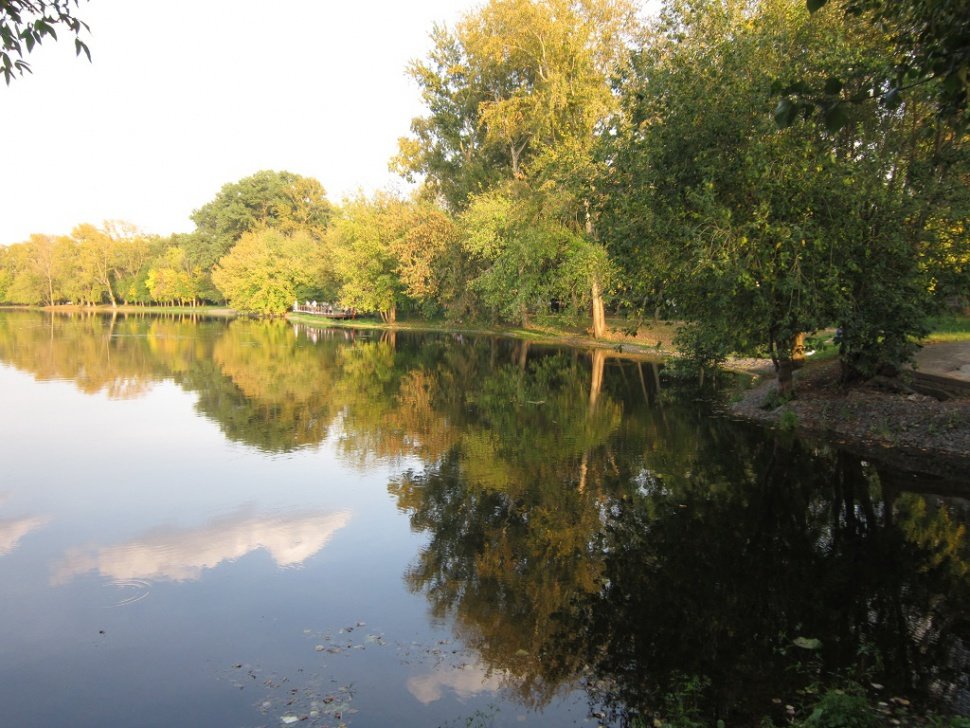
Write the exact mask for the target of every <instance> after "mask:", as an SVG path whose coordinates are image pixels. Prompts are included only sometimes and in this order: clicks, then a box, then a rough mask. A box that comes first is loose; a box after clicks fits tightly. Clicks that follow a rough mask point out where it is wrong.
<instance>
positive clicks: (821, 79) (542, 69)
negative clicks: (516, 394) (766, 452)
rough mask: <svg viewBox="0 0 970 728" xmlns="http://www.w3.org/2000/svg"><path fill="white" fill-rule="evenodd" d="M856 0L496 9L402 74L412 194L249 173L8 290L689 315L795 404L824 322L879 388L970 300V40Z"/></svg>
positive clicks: (916, 6)
mask: <svg viewBox="0 0 970 728" xmlns="http://www.w3.org/2000/svg"><path fill="white" fill-rule="evenodd" d="M862 5H864V3H860V2H859V0H844V1H843V2H838V1H836V0H832V1H831V2H819V1H818V0H814V1H813V0H809V1H808V2H807V3H806V2H805V0H744V1H742V0H668V2H666V3H665V4H664V6H663V8H662V11H661V12H660V13H659V15H658V16H657V17H656V18H654V19H652V20H650V21H649V22H644V21H642V20H641V19H640V18H639V17H638V15H637V12H636V11H637V7H636V4H635V3H634V2H631V1H630V0H491V2H488V3H486V4H485V5H483V6H482V7H481V8H479V9H477V10H474V11H472V12H470V13H468V14H466V15H465V16H463V17H462V18H461V19H460V20H459V22H458V23H457V24H455V26H454V27H450V28H449V27H442V26H436V27H435V28H434V29H433V31H432V34H431V37H432V41H433V43H432V49H431V51H430V52H429V53H428V55H427V57H425V58H423V59H418V60H415V61H413V62H412V63H411V64H410V65H409V67H408V69H407V71H408V74H409V75H410V77H411V78H412V79H413V80H414V81H415V82H416V83H417V84H418V86H419V88H420V91H421V95H422V98H423V101H424V102H425V106H426V109H427V113H426V114H425V115H424V116H421V117H419V118H416V119H414V120H413V122H412V124H411V133H410V135H409V136H407V137H405V138H402V139H401V140H400V142H399V150H398V153H397V154H396V155H395V157H394V158H393V159H392V160H391V166H392V168H393V169H395V170H397V171H398V172H400V173H401V174H402V175H403V176H404V177H405V178H407V179H409V180H411V181H414V182H419V183H420V184H419V186H418V187H417V190H416V192H415V193H414V194H413V195H412V196H409V197H402V196H397V195H393V194H389V193H378V194H375V195H373V196H371V197H365V196H358V197H356V198H354V199H350V200H346V201H344V202H343V204H341V205H335V204H332V203H330V202H329V201H328V200H327V198H326V195H325V193H324V190H323V188H322V186H321V185H320V184H319V182H317V181H316V180H313V179H309V178H305V177H301V176H299V175H295V174H291V173H288V172H271V171H263V172H258V173H256V174H254V175H253V176H251V177H247V178H245V179H242V180H240V181H238V182H235V183H231V184H227V185H226V186H225V187H223V188H222V190H221V191H220V192H219V194H218V195H217V196H216V197H215V199H213V200H212V201H211V202H209V203H208V204H206V205H204V206H203V207H201V208H200V209H198V210H196V211H195V212H194V213H193V215H192V219H193V221H194V222H195V224H196V230H195V231H194V232H192V233H189V234H184V235H183V234H179V235H172V236H170V237H168V238H156V237H146V236H143V235H138V234H136V233H135V232H134V231H132V230H131V229H129V228H126V227H125V226H123V225H105V226H103V227H102V228H100V229H98V228H94V227H92V226H89V225H82V226H80V227H78V228H77V229H75V230H74V232H73V233H72V234H71V235H70V236H68V237H63V238H50V237H46V236H40V235H36V236H32V237H31V239H30V240H29V241H26V242H24V243H21V244H18V245H12V246H10V247H8V248H6V249H2V250H0V300H3V301H7V302H14V303H35V304H36V303H54V302H60V301H65V300H72V301H76V302H85V303H112V304H116V303H119V302H125V303H139V304H148V303H180V304H190V305H191V304H194V303H197V302H201V301H205V302H211V303H220V302H223V301H225V302H228V304H229V305H231V306H233V307H236V308H238V309H240V310H245V311H255V312H263V313H280V312H283V311H285V310H286V309H287V308H288V307H289V306H290V305H292V303H293V301H294V300H296V299H301V300H302V299H315V300H318V301H330V302H333V303H336V304H339V305H343V306H348V307H354V308H357V309H361V310H367V311H371V312H375V313H379V314H380V315H381V316H382V317H383V318H384V319H385V320H388V321H393V320H394V319H395V318H396V316H397V313H398V311H399V310H400V309H401V308H408V309H410V310H413V311H417V312H420V314H421V315H423V316H426V317H434V316H444V317H449V318H452V319H462V320H465V319H469V318H478V319H491V320H499V321H504V322H508V323H512V324H518V325H529V324H530V323H532V322H533V321H534V320H535V319H536V318H537V317H541V316H544V315H546V314H549V313H551V312H556V313H562V312H566V313H570V312H571V313H572V314H574V315H575V316H577V317H579V316H582V317H587V318H588V320H589V322H590V329H591V331H592V333H593V334H594V335H596V336H602V335H603V334H604V333H605V329H606V326H605V311H606V309H607V308H608V307H609V308H611V309H612V310H614V311H616V312H622V313H625V314H627V315H628V317H629V319H630V320H631V321H632V322H633V323H634V324H635V323H636V321H637V320H639V319H641V318H643V317H647V316H660V317H664V318H670V319H676V320H677V321H680V322H682V323H683V325H682V329H681V336H680V344H681V346H682V348H683V349H684V350H685V351H687V352H688V353H689V354H690V355H691V356H692V357H693V358H694V359H696V360H697V361H699V362H716V361H719V360H721V359H723V358H724V357H725V356H727V355H728V354H730V353H743V354H760V355H766V356H770V357H771V358H772V359H773V361H774V362H775V365H776V368H777V371H778V375H779V381H780V382H781V384H782V386H783V387H784V388H786V389H787V388H788V387H789V386H790V383H791V370H792V367H793V358H794V357H795V355H796V354H797V352H798V350H799V347H800V346H801V342H802V340H803V337H804V335H806V334H811V333H812V332H815V331H817V330H819V329H821V328H824V327H829V326H835V327H838V328H839V329H840V342H841V356H842V361H843V364H844V365H845V369H844V371H845V372H846V376H847V377H859V376H869V375H871V374H873V373H875V372H877V371H880V370H884V369H885V368H886V367H892V366H898V365H899V364H900V363H901V362H903V361H905V360H906V359H907V357H909V356H910V355H911V354H912V353H913V351H914V350H915V347H916V346H917V345H918V340H919V338H920V337H921V336H922V335H923V334H924V333H925V322H926V319H927V316H928V315H929V314H930V313H932V312H933V311H934V310H935V308H936V307H938V306H940V305H941V303H942V302H943V301H945V300H947V299H952V298H954V297H960V296H963V297H966V295H967V292H968V289H970V283H968V280H970V235H968V230H967V225H966V221H967V220H968V219H970V164H968V162H970V159H968V154H967V137H968V133H967V129H968V126H967V124H966V121H967V108H966V88H967V73H966V70H967V69H966V64H965V62H964V61H965V54H963V55H961V52H960V48H961V46H960V45H959V44H956V45H954V41H953V38H952V37H951V35H952V34H953V33H957V34H959V29H960V28H961V27H963V26H961V25H960V24H959V23H957V24H956V25H954V24H953V23H935V21H934V22H933V23H931V22H930V20H932V19H933V18H935V16H933V15H932V12H931V8H930V5H931V4H930V3H927V2H924V1H923V0H908V1H907V2H906V3H901V5H902V6H906V7H910V8H911V9H912V12H908V11H907V12H896V10H893V9H892V8H890V6H889V5H885V4H883V5H878V7H877V6H876V5H873V6H872V8H869V9H868V10H867V9H866V8H862ZM823 6H824V7H823ZM866 7H867V8H868V6H866ZM890 10H891V11H892V12H890ZM810 11H811V12H810ZM934 23H935V24H934ZM910 26H912V27H910ZM907 42H912V43H914V44H916V45H913V46H912V47H907V45H906V44H907ZM934 44H935V45H934ZM954 49H955V50H954ZM904 58H909V59H910V60H909V61H908V63H909V64H910V66H909V69H908V70H905V69H904V72H902V71H900V68H899V66H900V64H901V63H902V62H903V61H901V59H904ZM941 59H943V60H941ZM944 60H945V64H948V65H945V67H944V65H943V64H944ZM934 64H936V65H934ZM937 66H938V67H937ZM961 69H962V70H961ZM900 74H901V75H900ZM906 79H910V80H911V81H912V82H907V81H906ZM913 79H915V80H918V81H919V82H918V83H917V82H915V81H913ZM961 84H962V85H961Z"/></svg>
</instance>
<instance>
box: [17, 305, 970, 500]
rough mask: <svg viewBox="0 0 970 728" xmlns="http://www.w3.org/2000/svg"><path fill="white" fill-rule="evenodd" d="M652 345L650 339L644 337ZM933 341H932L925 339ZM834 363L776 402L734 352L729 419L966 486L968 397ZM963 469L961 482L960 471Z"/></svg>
mask: <svg viewBox="0 0 970 728" xmlns="http://www.w3.org/2000/svg"><path fill="white" fill-rule="evenodd" d="M2 308H3V309H6V310H41V311H47V312H51V313H68V314H72V313H92V314H101V315H105V314H140V315H153V314H161V315H171V314H182V315H190V316H191V315H197V316H212V317H219V318H233V317H235V316H240V317H244V316H245V314H238V313H237V312H236V311H234V310H233V309H230V308H227V307H197V308H193V307H147V306H118V307H115V308H112V307H110V306H96V307H91V306H77V305H71V306H46V307H20V306H18V307H2ZM284 318H285V319H286V320H287V321H290V322H294V323H299V324H303V325H308V326H313V327H315V328H357V329H369V330H382V331H414V332H428V333H455V334H468V335H486V336H503V337H509V338H518V339H521V340H524V341H528V342H534V343H537V344H549V345H564V346H572V347H577V348H585V349H587V350H590V351H592V350H607V351H609V352H610V356H613V357H617V358H623V359H636V360H641V361H652V362H658V361H663V360H670V359H672V358H674V357H676V350H675V349H674V347H673V344H672V327H671V326H669V325H664V326H660V327H656V328H652V329H651V328H645V329H643V330H642V331H641V332H640V333H639V334H638V335H637V336H636V337H632V336H629V335H626V334H624V333H622V332H620V331H619V330H618V329H617V328H612V329H611V330H610V336H609V338H606V339H594V338H593V337H591V336H589V335H588V334H586V333H581V332H579V331H575V332H569V331H563V330H562V329H556V328H554V327H552V326H548V327H545V328H542V327H537V328H530V329H522V328H510V327H498V326H495V327H493V326H484V325H468V326H464V325H462V324H461V323H460V322H459V323H452V322H449V323H447V324H435V323H432V322H427V321H408V320H404V321H398V322H395V323H393V324H388V323H385V322H382V321H374V320H366V319H364V320H361V319H348V320H340V321H334V320H330V319H327V320H320V319H319V318H317V317H314V316H311V315H305V314H294V313H292V312H290V313H287V314H286V315H285V316H284ZM650 341H653V342H654V343H653V344H650V343H648V342H650ZM929 346H932V344H929ZM837 366H838V365H837V362H836V361H834V360H831V359H829V360H823V361H815V362H811V361H810V362H808V363H807V364H806V366H805V367H804V368H803V369H800V370H798V371H797V372H796V392H797V396H796V398H795V399H793V400H791V401H789V402H786V403H783V404H780V405H778V406H776V407H773V408H765V406H764V404H763V403H764V401H765V398H766V397H768V396H769V395H770V394H771V393H772V392H773V391H776V385H775V381H774V371H773V368H772V365H771V362H770V361H768V360H765V359H755V358H741V357H739V358H734V359H730V360H728V361H727V362H725V363H724V365H723V366H722V367H721V368H722V369H724V370H726V371H730V372H735V373H739V374H746V375H750V376H752V377H754V378H755V383H754V385H753V386H751V387H750V388H748V389H745V390H741V391H740V394H739V396H738V397H737V398H736V400H735V401H733V402H731V403H729V404H726V405H725V406H724V413H725V414H726V415H727V416H730V417H735V418H738V419H741V420H746V421H749V422H754V423H756V424H759V425H762V426H766V427H771V428H774V429H778V430H782V431H785V430H788V431H793V432H795V433H797V434H798V435H800V436H805V437H807V438H810V439H817V440H822V441H824V442H826V443H831V444H833V445H836V446H838V447H845V448H848V449H854V450H857V451H860V452H863V453H865V454H869V455H871V456H872V457H873V458H878V459H879V460H893V461H900V462H901V463H903V462H911V463H913V464H912V465H910V466H909V468H910V469H912V468H913V466H914V465H915V462H916V461H918V462H919V463H921V464H922V467H921V468H918V469H925V467H926V465H928V464H929V463H931V462H933V461H939V462H940V464H944V463H946V466H945V467H944V468H943V471H944V472H945V473H946V475H945V477H947V478H950V477H957V478H958V479H959V480H960V481H961V482H962V483H963V484H964V489H965V488H966V486H967V485H968V484H970V476H968V475H966V474H967V473H970V395H966V394H958V395H957V396H956V397H953V398H952V399H948V400H946V401H938V400H937V399H934V398H933V397H931V396H926V395H922V394H916V393H905V394H900V393H898V392H890V391H886V390H885V389H880V388H878V387H877V386H875V385H873V384H871V383H869V384H860V385H854V386H852V387H849V388H845V389H843V388H841V387H839V386H838V384H837V381H836V380H837ZM960 475H962V478H961V477H959V476H960Z"/></svg>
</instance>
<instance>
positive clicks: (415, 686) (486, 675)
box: [408, 663, 504, 705]
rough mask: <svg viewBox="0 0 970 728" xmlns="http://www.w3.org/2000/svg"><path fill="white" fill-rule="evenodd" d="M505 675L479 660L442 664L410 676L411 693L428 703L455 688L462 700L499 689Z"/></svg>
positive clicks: (409, 686) (409, 687) (409, 688)
mask: <svg viewBox="0 0 970 728" xmlns="http://www.w3.org/2000/svg"><path fill="white" fill-rule="evenodd" d="M503 675H504V673H502V672H500V671H491V672H490V671H488V670H486V669H485V668H484V667H482V665H480V664H477V663H476V664H472V665H463V666H461V667H458V666H454V665H451V666H448V665H442V666H440V667H439V668H437V669H436V670H435V671H434V672H432V673H430V674H428V675H417V676H415V677H412V678H408V692H410V693H411V695H413V696H414V697H415V698H417V699H418V701H420V702H421V703H424V704H425V705H427V704H428V703H433V702H434V701H436V700H441V698H442V696H443V695H444V692H445V689H446V688H447V689H450V690H453V691H454V692H455V694H456V695H457V696H458V698H459V700H465V699H467V698H471V697H474V696H476V695H478V694H479V693H494V692H497V691H498V689H499V688H500V687H502V677H503Z"/></svg>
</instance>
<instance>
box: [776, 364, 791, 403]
mask: <svg viewBox="0 0 970 728" xmlns="http://www.w3.org/2000/svg"><path fill="white" fill-rule="evenodd" d="M794 371H795V366H794V362H793V361H792V358H791V356H782V357H779V358H778V360H777V361H775V376H777V377H778V393H779V394H780V395H781V396H782V397H783V398H785V399H789V398H790V397H791V396H792V393H793V392H794V391H795V385H794V382H793V381H792V372H794Z"/></svg>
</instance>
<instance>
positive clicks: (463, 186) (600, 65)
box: [393, 0, 636, 335]
mask: <svg viewBox="0 0 970 728" xmlns="http://www.w3.org/2000/svg"><path fill="white" fill-rule="evenodd" d="M635 29H636V23H635V21H634V13H633V8H632V5H630V4H629V3H627V2H625V1H624V0H588V1H586V2H575V1H571V0H495V1H493V2H490V3H488V4H486V5H485V6H483V7H482V8H481V9H479V10H477V11H475V12H473V13H470V14H468V15H466V16H465V17H464V18H462V20H461V21H460V22H459V23H458V24H457V26H456V28H455V29H454V31H449V30H447V29H445V28H441V27H438V28H436V29H435V31H434V33H433V35H432V39H433V41H434V49H433V50H432V52H431V54H430V56H429V57H428V59H427V60H426V61H423V62H421V61H418V62H414V63H413V64H412V65H411V66H410V68H409V72H410V74H411V76H412V77H413V78H414V79H415V80H416V81H417V82H418V84H419V85H420V86H421V88H422V94H423V97H424V100H425V103H426V104H427V106H428V109H429V112H430V113H429V115H428V116H425V117H421V118H418V119H415V120H414V122H413V123H412V133H413V136H412V137H410V138H408V139H402V140H401V142H400V154H399V155H398V157H397V158H396V159H395V160H394V162H393V165H394V166H395V167H396V168H397V169H398V170H399V171H401V172H403V173H404V174H405V175H409V176H414V175H418V174H421V175H424V179H425V184H426V186H427V190H428V191H429V192H430V193H432V194H436V195H441V196H442V197H443V199H444V200H445V201H446V203H447V204H448V206H449V207H450V209H452V210H455V211H460V210H462V209H464V208H466V207H468V206H470V205H473V204H475V200H479V203H478V204H479V205H481V204H484V203H482V202H481V201H480V200H481V196H482V195H490V194H491V195H494V194H499V195H502V194H507V193H506V192H497V193H496V192H495V190H497V189H500V188H502V189H505V190H508V188H509V185H512V184H514V183H522V182H525V183H527V184H528V186H529V187H531V192H530V196H532V197H536V196H539V195H543V194H547V193H548V192H550V190H552V191H555V193H556V194H557V195H558V193H559V192H560V191H561V190H562V189H566V188H568V189H570V190H571V192H572V198H573V201H574V203H575V209H574V210H573V211H571V213H569V214H568V215H567V216H566V218H567V219H570V218H571V219H572V220H573V221H574V223H575V224H574V225H573V226H572V227H571V229H569V230H566V231H563V234H566V233H568V234H570V235H573V236H575V237H586V238H587V239H588V240H589V241H590V242H592V241H593V240H594V235H593V233H594V230H593V227H592V226H591V225H590V224H588V223H589V222H590V221H589V219H588V218H587V216H586V205H587V203H588V201H589V197H590V193H591V188H590V177H589V175H588V174H586V175H577V174H576V170H577V169H581V168H584V167H585V168H586V171H587V172H588V171H589V164H588V163H589V160H590V159H591V157H590V151H591V149H592V145H593V142H594V139H595V130H596V129H597V127H598V125H599V124H601V123H602V122H603V120H604V119H605V118H606V117H607V116H608V115H609V114H610V113H611V111H612V109H613V108H614V105H615V97H614V96H613V95H612V94H611V92H610V87H609V78H610V76H611V75H612V74H613V73H614V72H615V71H616V69H617V67H618V66H619V64H620V62H621V58H622V57H623V55H624V46H625V42H626V41H628V40H629V38H630V37H631V36H632V35H633V33H634V32H635ZM563 150H566V152H565V153H564V151H563ZM577 159H579V160H583V163H582V164H576V163H575V162H576V160H577ZM567 161H568V162H569V163H568V164H567V163H566V162H567ZM519 196H521V195H519ZM559 202H561V197H560V199H559ZM544 206H545V207H546V208H548V207H549V205H544ZM473 217H474V215H473ZM558 222H559V223H560V224H563V223H564V220H559V221H558ZM566 227H568V226H566ZM513 230H514V232H515V233H521V237H520V238H519V240H518V241H517V242H516V243H515V244H511V245H507V246H504V248H503V250H504V251H508V252H510V253H512V254H513V257H515V260H508V261H505V260H502V259H501V251H499V253H500V254H499V257H498V258H497V259H496V260H495V261H492V262H497V263H498V264H500V265H502V266H503V267H505V268H507V269H509V270H515V269H519V268H523V267H529V268H530V269H532V270H540V269H543V268H544V267H545V266H544V265H543V263H544V261H545V259H546V258H547V255H546V253H545V252H544V251H543V249H542V245H541V244H540V243H541V241H543V240H547V239H548V225H545V226H543V227H542V228H541V229H537V230H533V231H526V230H525V229H524V228H523V226H521V225H518V226H516V227H515V228H514V229H513V228H507V229H506V238H509V239H510V237H511V236H512V235H513V234H514V233H513ZM533 243H535V244H539V247H538V248H536V249H535V251H534V260H532V261H528V262H526V261H525V260H524V258H523V257H522V256H523V254H525V253H528V251H529V250H530V249H531V245H532V244H533ZM513 251H517V252H516V253H513ZM546 272H547V275H548V276H554V275H556V272H555V271H553V270H552V269H548V270H547V271H546ZM604 283H605V282H604V281H602V280H600V279H599V278H597V277H595V276H593V277H592V278H591V280H590V281H589V290H590V294H591V295H590V298H591V301H592V304H593V306H594V311H595V312H596V314H597V315H595V316H594V333H595V334H596V335H602V334H603V333H604V328H605V327H604V325H603V316H602V310H603V309H602V306H603V304H602V294H603V287H604ZM478 285H479V286H480V287H485V288H488V287H489V284H488V282H487V281H481V282H479V284H478ZM532 288H534V286H533V285H531V284H529V283H528V282H523V291H522V292H521V296H519V298H523V297H526V298H527V297H529V296H530V295H531V294H530V291H531V289H532ZM519 318H521V316H520V317H519Z"/></svg>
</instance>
